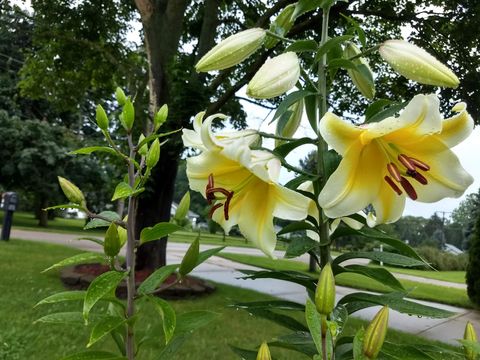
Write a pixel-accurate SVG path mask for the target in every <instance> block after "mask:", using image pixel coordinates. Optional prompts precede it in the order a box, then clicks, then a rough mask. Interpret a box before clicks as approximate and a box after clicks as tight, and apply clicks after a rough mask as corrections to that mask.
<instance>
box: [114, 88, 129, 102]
mask: <svg viewBox="0 0 480 360" xmlns="http://www.w3.org/2000/svg"><path fill="white" fill-rule="evenodd" d="M115 97H116V98H117V101H118V103H119V104H120V106H123V105H125V103H126V102H127V97H126V96H125V93H124V92H123V90H122V89H121V88H119V87H117V89H116V90H115Z"/></svg>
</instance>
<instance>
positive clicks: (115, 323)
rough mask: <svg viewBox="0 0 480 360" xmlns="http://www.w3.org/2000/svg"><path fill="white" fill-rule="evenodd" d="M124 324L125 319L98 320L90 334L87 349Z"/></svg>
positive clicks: (114, 317) (109, 317) (111, 317)
mask: <svg viewBox="0 0 480 360" xmlns="http://www.w3.org/2000/svg"><path fill="white" fill-rule="evenodd" d="M125 322H126V319H125V318H122V317H119V316H107V317H105V318H104V319H102V320H100V321H99V322H98V323H96V324H95V326H94V327H93V329H92V332H91V333H90V340H89V341H88V344H87V347H90V346H92V345H93V344H95V343H96V342H97V341H99V340H101V339H102V338H104V337H105V336H106V335H108V334H110V333H111V332H112V331H113V330H115V329H116V328H118V327H119V326H120V325H122V324H123V323H125Z"/></svg>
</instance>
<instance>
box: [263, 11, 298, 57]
mask: <svg viewBox="0 0 480 360" xmlns="http://www.w3.org/2000/svg"><path fill="white" fill-rule="evenodd" d="M295 6H296V4H290V5H288V6H286V7H285V8H284V9H283V10H282V11H281V12H280V14H278V16H277V18H276V19H275V20H274V21H273V22H272V24H271V25H270V31H271V32H273V33H274V34H277V35H280V36H284V35H286V34H287V33H288V32H289V31H290V29H291V28H292V26H293V23H294V22H295V19H292V15H293V12H294V11H295ZM279 41H280V40H279V39H276V38H274V37H273V36H268V35H267V39H266V40H265V47H266V48H267V49H271V48H273V47H274V46H275V45H277V43H278V42H279Z"/></svg>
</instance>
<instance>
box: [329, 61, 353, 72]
mask: <svg viewBox="0 0 480 360" xmlns="http://www.w3.org/2000/svg"><path fill="white" fill-rule="evenodd" d="M328 68H329V69H337V68H342V69H353V70H357V65H355V63H354V62H353V61H350V60H347V59H332V60H330V62H329V63H328Z"/></svg>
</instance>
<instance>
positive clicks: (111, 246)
mask: <svg viewBox="0 0 480 360" xmlns="http://www.w3.org/2000/svg"><path fill="white" fill-rule="evenodd" d="M120 248H121V244H120V236H119V234H118V230H117V225H115V223H113V222H112V223H111V224H110V226H109V227H108V229H107V232H106V233H105V240H104V241H103V252H104V253H105V255H107V256H111V257H113V256H117V255H118V253H119V251H120Z"/></svg>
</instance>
